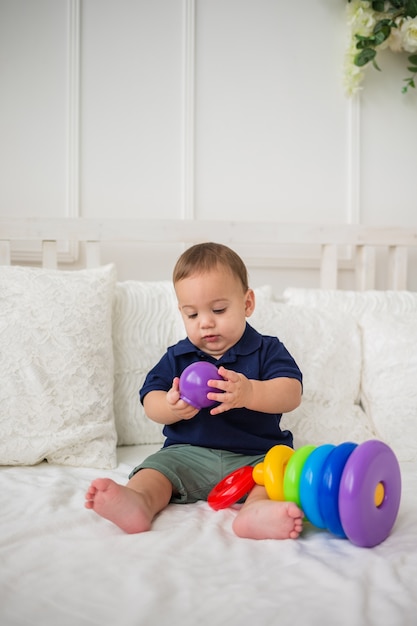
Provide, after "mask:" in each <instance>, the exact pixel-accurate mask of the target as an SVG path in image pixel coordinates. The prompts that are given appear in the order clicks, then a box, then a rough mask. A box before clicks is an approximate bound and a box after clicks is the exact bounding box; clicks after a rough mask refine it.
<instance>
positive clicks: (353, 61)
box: [345, 0, 417, 95]
mask: <svg viewBox="0 0 417 626" xmlns="http://www.w3.org/2000/svg"><path fill="white" fill-rule="evenodd" d="M347 15H348V26H349V29H350V37H349V45H348V49H347V53H346V64H345V87H346V91H347V93H348V94H349V95H353V94H355V93H356V92H357V91H358V90H359V89H360V84H361V82H362V80H363V78H364V68H365V66H367V65H368V63H371V64H372V65H373V66H374V68H375V69H377V70H380V68H379V67H378V64H377V62H376V57H377V53H378V51H379V50H384V49H387V48H388V49H390V50H391V51H392V52H408V53H410V54H409V56H408V63H409V65H408V67H407V69H408V71H409V76H408V77H406V78H404V82H405V85H404V87H403V88H402V92H403V93H407V91H408V89H409V88H413V89H415V87H416V82H417V54H416V53H417V0H389V1H387V0H374V1H371V0H348V5H347Z"/></svg>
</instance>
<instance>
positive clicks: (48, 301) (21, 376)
mask: <svg viewBox="0 0 417 626" xmlns="http://www.w3.org/2000/svg"><path fill="white" fill-rule="evenodd" d="M115 280H116V276H115V269H114V267H113V266H105V267H102V268H99V269H95V270H80V271H59V270H44V269H37V268H25V267H0V311H1V315H0V376H1V385H0V464H3V465H34V464H36V463H39V462H41V461H43V460H44V459H46V460H47V461H49V462H51V463H57V464H62V465H74V466H89V467H96V468H110V467H114V466H115V464H116V432H115V426H114V414H113V352H112V340H111V313H112V299H113V294H114V286H115Z"/></svg>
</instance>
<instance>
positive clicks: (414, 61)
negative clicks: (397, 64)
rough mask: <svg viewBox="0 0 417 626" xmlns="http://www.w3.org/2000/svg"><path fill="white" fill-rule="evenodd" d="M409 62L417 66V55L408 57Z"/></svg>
mask: <svg viewBox="0 0 417 626" xmlns="http://www.w3.org/2000/svg"><path fill="white" fill-rule="evenodd" d="M408 60H409V61H410V63H412V64H413V65H417V54H410V56H409V57H408Z"/></svg>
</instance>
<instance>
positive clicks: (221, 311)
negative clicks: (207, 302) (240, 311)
mask: <svg viewBox="0 0 417 626" xmlns="http://www.w3.org/2000/svg"><path fill="white" fill-rule="evenodd" d="M225 311H226V307H223V308H222V309H213V313H215V314H216V315H220V314H221V313H224V312H225Z"/></svg>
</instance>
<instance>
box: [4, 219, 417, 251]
mask: <svg viewBox="0 0 417 626" xmlns="http://www.w3.org/2000/svg"><path fill="white" fill-rule="evenodd" d="M3 233H7V236H6V238H7V239H15V240H19V239H20V240H26V241H31V240H40V239H50V240H62V241H87V240H91V241H94V240H96V241H113V242H117V241H120V242H122V241H137V242H142V243H165V242H184V243H194V242H198V241H202V240H204V241H207V240H215V241H219V242H222V243H230V244H232V243H236V242H238V243H251V242H253V241H254V239H255V240H256V241H259V242H264V243H268V244H276V245H284V244H287V245H288V244H300V245H304V244H310V245H311V244H317V245H325V244H334V245H375V246H393V245H405V246H417V229H416V228H395V227H393V228H390V227H376V228H372V227H369V226H362V225H354V224H343V225H320V224H291V223H279V222H251V221H241V222H230V221H226V220H225V221H221V220H182V219H171V220H162V219H160V220H158V219H116V218H109V219H94V218H56V219H52V218H50V219H45V218H43V219H42V218H26V219H18V218H0V239H2V238H3V237H4V235H3Z"/></svg>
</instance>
